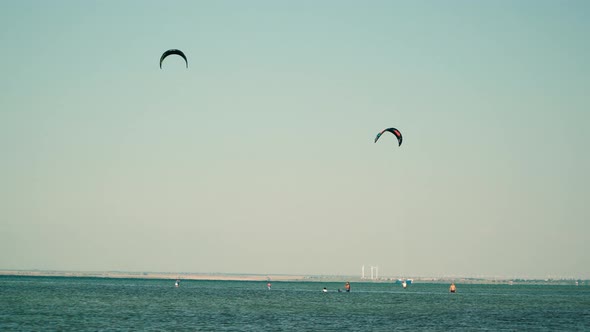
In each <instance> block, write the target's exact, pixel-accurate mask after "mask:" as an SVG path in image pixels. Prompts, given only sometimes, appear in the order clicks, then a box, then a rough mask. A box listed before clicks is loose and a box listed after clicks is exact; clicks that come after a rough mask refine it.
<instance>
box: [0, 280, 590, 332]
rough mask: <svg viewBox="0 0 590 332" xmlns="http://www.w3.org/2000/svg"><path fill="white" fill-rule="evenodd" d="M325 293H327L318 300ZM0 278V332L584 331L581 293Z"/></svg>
mask: <svg viewBox="0 0 590 332" xmlns="http://www.w3.org/2000/svg"><path fill="white" fill-rule="evenodd" d="M323 287H327V288H328V291H329V292H328V293H322V292H321V290H322V288H323ZM338 288H340V289H344V283H332V282H326V283H322V282H273V283H272V289H271V290H268V289H267V288H266V282H247V281H189V280H187V281H182V282H181V284H180V287H178V288H176V287H174V281H173V280H144V279H101V278H60V277H0V331H100V330H133V331H136V330H143V331H145V330H151V331H263V330H264V331H393V330H409V331H428V330H433V331H434V330H436V331H447V330H468V331H474V330H489V331H502V330H504V331H512V330H516V331H590V287H589V286H574V285H572V286H557V285H551V286H545V285H461V284H457V293H455V294H450V293H449V292H448V285H446V284H428V283H424V284H423V283H414V284H413V285H411V286H409V287H408V289H406V290H404V289H402V287H401V286H400V285H395V284H391V283H352V291H351V292H350V293H344V292H343V293H338V292H337V289H338Z"/></svg>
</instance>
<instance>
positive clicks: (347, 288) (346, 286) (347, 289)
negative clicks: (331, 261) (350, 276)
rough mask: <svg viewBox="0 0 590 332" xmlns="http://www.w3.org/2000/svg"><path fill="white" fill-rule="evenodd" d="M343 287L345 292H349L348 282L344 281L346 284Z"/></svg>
mask: <svg viewBox="0 0 590 332" xmlns="http://www.w3.org/2000/svg"><path fill="white" fill-rule="evenodd" d="M344 289H346V292H347V293H349V292H350V282H348V281H347V282H346V284H345V285H344Z"/></svg>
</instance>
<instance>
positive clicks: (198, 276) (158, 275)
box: [0, 270, 306, 281]
mask: <svg viewBox="0 0 590 332" xmlns="http://www.w3.org/2000/svg"><path fill="white" fill-rule="evenodd" d="M1 275H5V276H31V277H35V276H37V277H95V278H141V279H182V280H234V281H267V280H269V279H270V280H274V281H296V280H303V279H306V277H305V276H298V275H250V274H216V273H211V274H209V273H163V272H118V271H114V272H111V271H109V272H78V271H19V270H0V276H1Z"/></svg>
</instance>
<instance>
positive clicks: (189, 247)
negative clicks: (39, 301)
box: [0, 0, 590, 278]
mask: <svg viewBox="0 0 590 332" xmlns="http://www.w3.org/2000/svg"><path fill="white" fill-rule="evenodd" d="M588 15H590V2H588V1H583V0H580V1H544V0H534V1H533V0H531V1H528V0H522V1H504V0H500V1H487V0H486V1H459V0H449V1H434V0H433V1H377V0H369V1H347V0H343V1H336V0H334V1H329V0H314V1H311V0H309V1H308V0H301V1H282V0H279V1H271V0H268V1H259V0H252V1H224V0H222V1H165V2H162V1H149V0H146V1H139V0H138V1H127V0H124V1H114V0H106V1H64V0H56V1H41V0H38V1H31V0H22V1H21V0H19V1H16V0H0V47H1V48H2V49H1V52H0V152H1V156H0V269H41V270H75V271H79V270H82V271H158V272H193V273H252V274H306V275H358V276H360V273H361V267H362V266H363V265H364V266H365V270H366V273H369V271H370V270H369V269H370V266H378V267H379V274H380V275H381V276H391V277H409V276H432V277H443V276H470V277H492V276H493V277H525V278H539V277H540V278H547V277H568V278H569V277H572V278H590V255H589V254H588V253H589V252H590V242H589V241H588V240H587V237H588V234H590V222H589V221H590V210H589V207H588V203H589V197H590V175H589V170H590V153H589V152H588V151H589V150H588V147H587V145H588V144H589V143H590V133H589V132H588V130H586V126H587V124H588V123H589V121H590V107H589V106H590V62H589V61H588V59H590V41H589V39H588V35H589V33H590V21H589V20H588ZM173 48H176V49H181V50H183V51H184V53H185V54H186V55H187V57H188V62H189V68H188V69H187V68H186V67H185V65H184V61H183V60H182V59H181V58H180V57H176V56H170V57H169V58H167V59H166V60H165V61H164V64H163V68H162V69H160V67H159V59H160V55H161V54H162V53H163V52H164V51H166V50H167V49H173ZM388 127H395V128H397V129H399V130H400V131H401V133H402V134H403V137H404V141H403V144H402V145H401V146H399V147H398V146H397V143H396V141H395V138H394V137H393V136H392V135H388V134H385V135H383V136H382V137H381V139H380V140H379V141H378V142H377V143H374V142H373V141H374V138H375V135H376V134H377V133H378V132H379V131H381V130H382V129H384V128H388Z"/></svg>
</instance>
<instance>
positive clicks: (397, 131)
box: [375, 128, 402, 146]
mask: <svg viewBox="0 0 590 332" xmlns="http://www.w3.org/2000/svg"><path fill="white" fill-rule="evenodd" d="M386 131H388V132H390V133H392V134H394V135H395V137H397V142H398V145H397V146H401V145H402V133H400V132H399V130H397V129H395V128H387V129H383V130H382V131H380V132H379V133H378V134H377V137H375V143H377V141H378V140H379V137H381V135H383V133H384V132H386Z"/></svg>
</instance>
